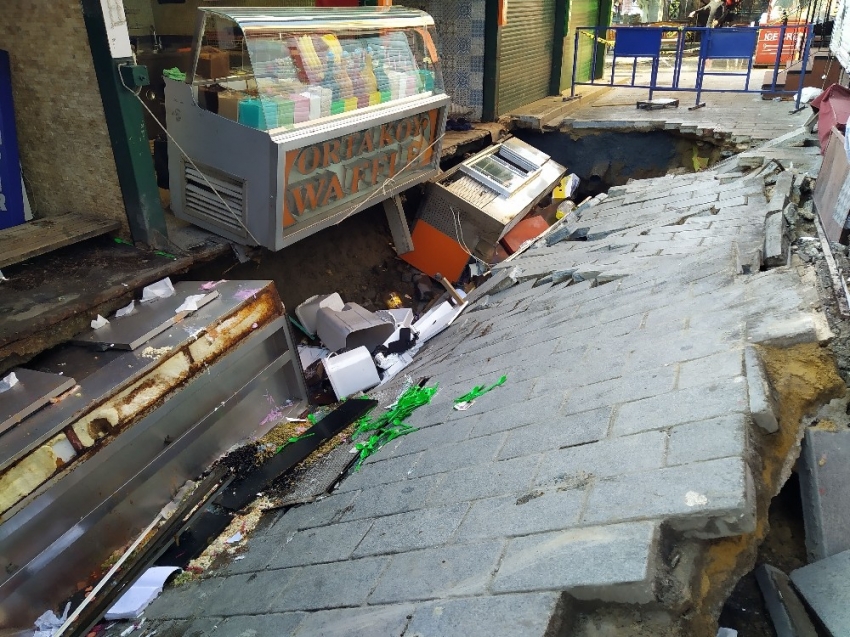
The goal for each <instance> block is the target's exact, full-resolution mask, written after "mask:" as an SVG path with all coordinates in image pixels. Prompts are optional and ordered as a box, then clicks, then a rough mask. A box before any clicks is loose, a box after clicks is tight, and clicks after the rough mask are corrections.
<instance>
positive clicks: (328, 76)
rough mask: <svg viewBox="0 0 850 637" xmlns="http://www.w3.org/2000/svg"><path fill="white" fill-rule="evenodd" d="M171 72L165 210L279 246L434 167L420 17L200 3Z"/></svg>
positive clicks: (434, 104)
mask: <svg viewBox="0 0 850 637" xmlns="http://www.w3.org/2000/svg"><path fill="white" fill-rule="evenodd" d="M198 12H199V13H198V20H197V27H196V32H195V41H194V46H193V52H192V59H193V63H192V68H191V70H190V72H189V73H188V74H187V77H186V80H185V81H179V80H172V79H166V111H167V126H168V131H169V133H170V134H171V137H172V138H173V139H170V140H169V177H170V183H171V206H172V209H173V211H174V213H175V214H176V215H177V216H178V217H181V218H183V219H186V220H188V221H191V222H192V223H194V224H196V225H198V226H201V227H203V228H206V229H208V230H211V231H213V232H216V233H218V234H220V235H222V236H225V237H227V238H229V239H231V240H233V241H236V242H239V243H244V244H251V245H262V246H265V247H267V248H269V249H272V250H280V249H281V248H284V247H285V246H287V245H291V244H292V243H295V242H296V241H299V240H300V239H303V238H304V237H307V236H309V235H311V234H313V233H315V232H318V231H319V230H321V229H322V228H325V227H327V226H329V225H332V224H335V223H339V222H340V221H342V220H343V219H345V218H347V217H348V216H350V215H352V214H354V213H356V212H358V211H360V210H362V209H364V208H366V207H368V206H371V205H374V204H377V203H380V202H381V201H382V200H384V199H386V198H388V197H390V196H392V195H394V194H396V193H398V192H400V191H401V190H404V189H406V188H409V187H411V186H412V185H415V184H416V183H419V182H422V181H424V180H427V179H429V178H430V177H432V176H434V175H435V174H437V172H438V171H439V157H440V146H441V140H442V136H443V131H444V129H445V114H446V109H447V106H448V103H449V97H448V96H447V95H446V94H445V92H444V90H443V81H442V76H441V73H440V60H439V56H438V54H437V50H436V47H435V45H434V39H433V29H434V21H433V19H432V18H431V17H430V16H429V15H428V14H426V13H424V12H421V11H415V10H410V9H405V8H401V7H361V8H356V9H305V8H298V9H286V8H264V9H250V8H202V9H199V10H198Z"/></svg>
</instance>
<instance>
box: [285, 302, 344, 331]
mask: <svg viewBox="0 0 850 637" xmlns="http://www.w3.org/2000/svg"><path fill="white" fill-rule="evenodd" d="M321 307H327V308H330V309H332V310H337V311H339V310H341V309H342V308H344V307H345V303H343V302H342V297H341V296H340V295H339V294H337V293H336V292H334V293H333V294H316V295H315V296H311V297H310V298H309V299H307V300H306V301H304V302H303V303H302V304H301V305H299V306H298V307H296V308H295V316H297V317H298V320H299V321H300V322H301V325H303V326H304V329H305V330H307V331H308V332H310V334H315V333H316V313H317V312H318V311H319V308H321Z"/></svg>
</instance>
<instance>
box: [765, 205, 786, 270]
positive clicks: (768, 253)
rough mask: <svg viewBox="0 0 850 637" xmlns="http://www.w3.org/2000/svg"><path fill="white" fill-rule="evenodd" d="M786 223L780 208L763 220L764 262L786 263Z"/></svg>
mask: <svg viewBox="0 0 850 637" xmlns="http://www.w3.org/2000/svg"><path fill="white" fill-rule="evenodd" d="M787 234H788V224H787V223H785V216H784V215H783V214H782V211H781V209H780V211H779V212H773V213H771V214H768V215H767V217H766V218H765V220H764V264H765V265H766V266H767V267H769V268H773V267H780V266H783V265H786V264H787V263H788V236H787Z"/></svg>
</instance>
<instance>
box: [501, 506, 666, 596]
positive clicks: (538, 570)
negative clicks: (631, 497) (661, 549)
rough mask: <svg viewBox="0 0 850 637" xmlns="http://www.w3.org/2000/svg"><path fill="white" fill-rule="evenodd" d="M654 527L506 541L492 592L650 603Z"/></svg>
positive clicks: (621, 527) (644, 524) (618, 527)
mask: <svg viewBox="0 0 850 637" xmlns="http://www.w3.org/2000/svg"><path fill="white" fill-rule="evenodd" d="M657 539H658V527H657V525H656V524H655V523H653V522H636V523H632V524H622V525H611V526H607V527H595V528H593V527H591V528H583V529H569V530H566V531H558V532H555V533H544V534H541V535H528V536H525V537H521V538H516V539H513V540H511V541H510V544H508V548H507V550H506V552H505V556H504V558H503V559H502V563H501V565H500V566H499V571H498V572H497V573H496V578H495V579H494V580H493V591H495V592H503V593H510V592H527V591H535V590H565V591H569V592H570V594H572V595H575V596H577V597H579V598H593V599H600V600H602V601H629V602H631V603H646V602H648V601H650V600H652V599H654V590H653V588H654V586H653V580H654V577H655V572H654V568H655V567H654V564H655V550H656V543H657Z"/></svg>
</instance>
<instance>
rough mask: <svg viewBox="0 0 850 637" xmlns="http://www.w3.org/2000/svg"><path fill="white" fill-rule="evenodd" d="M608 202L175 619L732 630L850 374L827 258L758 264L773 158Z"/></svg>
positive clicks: (530, 629)
mask: <svg viewBox="0 0 850 637" xmlns="http://www.w3.org/2000/svg"><path fill="white" fill-rule="evenodd" d="M736 168H739V169H740V170H738V171H737V172H739V173H740V174H737V175H736V174H734V173H735V172H736V170H735V169H736ZM721 175H726V177H721ZM730 175H731V176H730ZM595 203H596V205H594V206H593V207H592V208H589V209H585V210H584V211H582V216H581V218H580V219H575V218H574V217H573V216H570V217H567V218H566V219H565V221H564V223H565V224H566V225H567V226H569V224H570V223H577V224H580V226H578V225H577V226H576V227H577V228H578V227H581V228H586V232H583V233H580V234H579V235H578V236H580V237H583V238H585V239H586V240H583V241H569V240H566V239H567V238H568V237H569V234H567V235H566V236H563V239H564V240H561V241H558V242H556V243H553V244H552V245H546V243H547V241H546V240H545V239H543V240H541V241H539V242H538V245H539V247H534V248H532V249H530V250H527V251H526V252H525V253H523V254H522V255H520V256H519V257H518V258H515V259H513V260H512V261H510V262H508V263H504V264H501V265H500V266H499V267H497V268H496V272H495V273H494V275H493V278H492V279H491V282H489V283H488V284H487V286H485V288H486V287H489V288H490V289H489V291H488V290H487V289H481V290H480V291H476V293H473V295H471V296H470V300H469V308H468V309H467V311H466V312H465V313H464V314H463V315H461V317H460V318H459V319H457V320H456V322H455V323H454V325H452V327H451V328H449V329H448V330H447V331H446V332H444V333H443V334H441V335H439V336H438V337H436V338H435V339H433V340H432V341H431V343H430V344H429V346H428V347H426V348H424V349H423V350H422V352H421V353H420V355H419V357H418V359H417V360H416V361H415V362H414V364H413V365H412V366H411V367H410V368H408V369H407V370H406V371H405V375H404V376H407V377H409V378H411V379H413V380H414V381H418V380H420V379H423V378H427V379H428V383H429V384H431V385H433V384H435V383H436V384H439V387H440V389H439V392H438V393H437V394H436V395H435V396H434V398H433V400H432V402H431V403H430V404H429V405H427V406H425V407H422V408H420V409H419V410H417V411H416V412H414V413H413V415H412V416H411V417H410V418H409V419H408V423H409V424H410V425H413V426H414V427H418V428H419V431H416V432H414V433H412V434H409V435H407V436H404V437H402V438H400V439H398V440H396V441H394V442H392V443H391V444H389V445H387V446H386V447H384V448H383V449H382V450H381V451H380V452H378V453H377V454H375V455H374V456H372V457H371V458H369V459H368V460H367V461H366V463H365V464H364V465H363V467H362V469H361V470H360V471H359V472H357V473H355V474H353V475H352V476H350V477H348V478H347V479H345V480H344V481H343V482H342V483H341V485H340V486H339V488H338V489H337V490H336V491H335V492H334V493H333V494H332V495H331V496H329V497H327V498H325V499H323V500H321V501H319V502H317V503H314V504H309V505H305V506H301V507H297V508H293V509H290V510H287V511H286V512H285V513H282V514H275V515H273V516H269V518H270V519H269V520H268V523H267V524H266V525H265V526H263V527H262V528H261V529H258V530H257V531H256V532H255V533H254V536H253V537H252V538H251V541H250V542H249V550H248V552H247V554H246V556H245V559H243V560H239V561H234V562H232V563H231V564H230V565H228V566H226V567H225V568H223V569H222V570H220V571H218V572H215V573H212V574H211V576H210V577H207V578H205V579H202V580H200V581H197V582H191V583H188V584H185V585H183V586H179V587H176V588H172V589H167V590H166V591H165V593H164V594H163V596H162V597H161V598H160V599H159V600H157V601H156V602H155V603H154V604H153V605H152V606H151V607H150V608H149V609H148V611H147V613H146V616H147V617H148V619H149V621H150V620H156V621H155V623H154V624H153V626H152V627H153V628H155V629H156V630H157V634H159V635H208V634H215V635H238V634H241V633H242V631H244V630H249V629H253V630H256V631H257V632H258V634H293V635H316V634H322V635H357V634H362V635H384V634H387V635H389V634H395V635H404V636H406V637H412V636H413V635H442V636H446V635H464V636H465V637H468V636H470V635H490V634H505V635H508V634H509V635H528V636H532V635H556V634H565V635H566V634H569V635H590V634H594V635H597V634H616V635H654V636H657V635H713V634H714V632H715V631H716V617H717V614H718V613H719V610H720V607H721V605H722V604H723V601H724V600H725V599H726V597H727V596H728V594H729V592H730V591H731V589H732V587H733V586H734V584H735V582H736V581H737V580H738V579H739V578H740V576H741V575H743V574H744V573H746V572H748V571H749V570H750V569H751V568H752V566H753V563H754V559H755V552H756V548H757V545H758V543H759V541H760V540H761V539H762V538H763V537H764V535H765V534H766V532H767V524H766V512H767V506H768V503H769V501H770V499H771V498H772V497H773V496H774V495H775V494H776V493H777V491H778V490H779V488H780V487H781V485H782V484H783V482H784V481H785V480H786V479H787V477H788V475H789V473H790V471H791V466H792V465H793V462H794V460H795V458H796V456H797V455H798V453H799V440H800V437H801V435H802V425H801V419H802V417H803V416H804V415H805V414H807V413H810V412H812V411H814V410H816V408H817V407H818V406H819V405H820V404H822V403H824V402H827V401H828V400H830V399H831V398H833V397H835V396H837V395H841V394H843V393H844V391H845V385H844V383H843V382H842V380H841V378H840V377H839V376H838V374H837V372H836V369H835V364H834V362H833V359H832V357H831V355H830V354H829V352H828V351H827V350H826V349H825V348H824V347H823V344H824V343H825V342H826V341H827V340H828V339H829V337H830V332H829V329H828V327H827V326H826V322H825V319H824V317H823V314H822V312H821V311H820V303H819V301H818V298H817V295H816V292H815V288H814V285H813V283H812V279H813V277H814V273H813V270H812V269H811V267H810V266H807V265H804V264H802V262H800V261H796V260H795V262H794V263H793V264H792V265H782V266H779V267H773V268H771V269H768V270H766V271H759V270H760V269H761V268H760V267H759V266H760V265H761V264H760V263H751V265H754V266H755V267H754V268H752V269H751V270H747V271H749V272H751V273H750V274H743V273H739V272H743V271H744V270H743V269H742V268H741V254H742V246H744V247H746V248H747V249H746V250H744V253H745V254H747V255H750V256H751V257H752V258H753V259H759V258H760V257H759V256H758V255H759V250H758V249H757V248H758V246H759V245H763V244H764V239H765V234H764V233H765V227H766V221H767V219H766V216H767V215H766V213H767V210H768V199H767V197H766V196H765V176H764V175H763V174H759V171H758V169H756V170H755V171H752V170H749V167H748V166H738V165H737V164H735V163H734V162H733V163H732V164H729V165H726V166H721V167H719V168H718V169H716V170H710V171H706V172H703V173H699V174H693V175H682V176H673V177H663V178H659V179H651V180H642V181H637V182H633V183H631V184H629V185H627V186H624V187H619V188H616V189H612V191H610V192H609V193H608V197H607V198H601V197H600V198H598V199H597V201H596V202H595ZM561 234H562V235H563V234H564V233H561ZM550 236H551V235H550ZM750 248H753V249H752V250H750ZM786 263H787V260H786ZM505 287H507V289H501V288H505ZM503 374H507V376H508V381H507V382H506V383H505V384H504V385H503V386H501V387H499V388H497V389H496V390H494V391H492V392H490V393H488V394H487V395H485V396H482V397H480V398H479V399H477V400H476V401H475V402H474V403H473V404H472V406H471V407H470V408H469V409H468V410H466V411H457V410H454V409H452V405H453V400H454V398H456V397H458V396H460V395H462V394H465V393H466V392H467V391H468V390H469V389H470V387H472V386H473V385H477V384H480V383H487V384H489V383H491V382H493V381H494V380H495V379H496V378H498V377H499V376H501V375H503ZM405 382H406V381H405V378H404V377H402V376H400V377H398V378H396V379H395V380H393V381H392V382H391V383H389V384H388V385H387V386H386V387H384V388H381V391H380V393H377V394H376V395H375V396H374V397H375V398H378V399H379V400H380V401H381V403H382V405H387V404H389V403H391V402H392V401H393V400H394V399H395V397H396V396H397V395H398V394H399V393H400V391H401V390H402V389H403V388H404V386H405Z"/></svg>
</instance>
